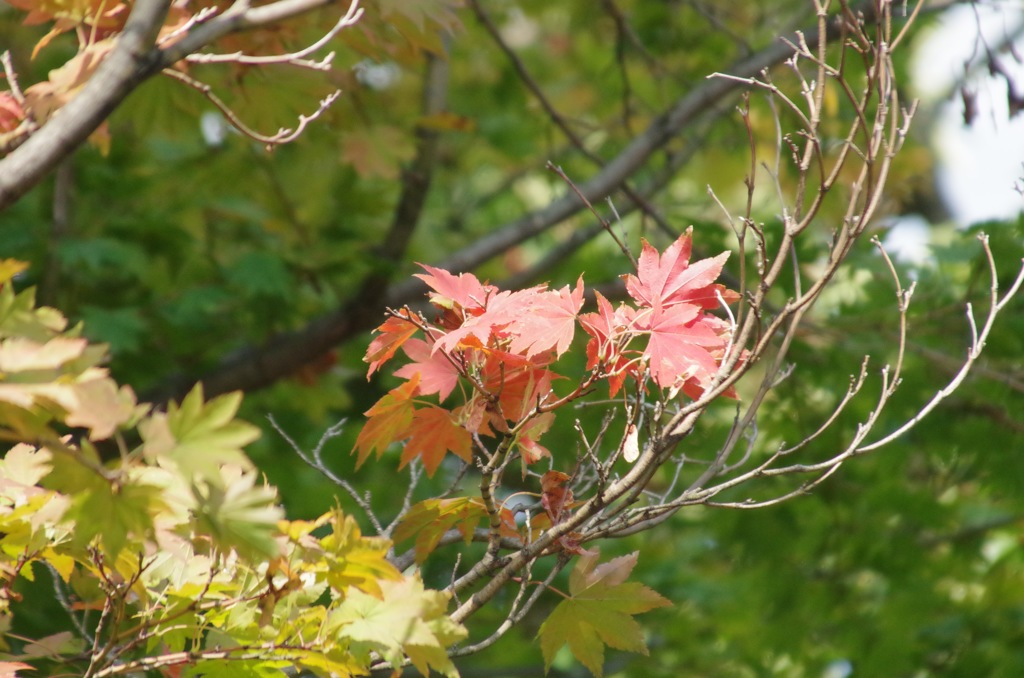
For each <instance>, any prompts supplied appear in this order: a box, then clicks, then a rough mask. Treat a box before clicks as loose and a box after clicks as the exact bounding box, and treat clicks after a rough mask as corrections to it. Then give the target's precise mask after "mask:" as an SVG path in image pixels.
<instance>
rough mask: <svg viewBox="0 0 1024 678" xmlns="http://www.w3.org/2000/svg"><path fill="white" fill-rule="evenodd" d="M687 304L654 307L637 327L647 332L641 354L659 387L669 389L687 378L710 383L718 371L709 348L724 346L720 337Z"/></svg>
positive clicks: (723, 341) (696, 308) (695, 310)
mask: <svg viewBox="0 0 1024 678" xmlns="http://www.w3.org/2000/svg"><path fill="white" fill-rule="evenodd" d="M710 319H711V318H705V317H702V316H701V310H700V308H698V307H697V306H692V305H690V304H677V305H675V306H669V307H668V308H659V307H656V308H654V309H653V310H652V311H651V313H650V315H649V316H648V318H647V322H645V323H643V324H641V325H640V328H641V329H643V330H645V331H647V332H649V333H650V340H649V341H648V344H647V348H646V349H645V350H644V355H645V356H646V357H647V358H648V361H649V363H648V364H649V367H650V371H651V378H652V379H654V382H655V383H656V384H658V386H660V387H662V388H671V387H672V386H675V385H676V384H677V383H681V382H683V381H685V380H687V379H690V378H696V379H697V381H698V383H701V384H703V383H706V382H708V381H710V380H711V379H712V378H713V377H714V376H715V373H716V372H717V371H718V361H717V360H716V359H715V356H713V355H712V354H711V352H710V350H709V349H720V348H722V347H724V346H725V339H724V338H723V337H722V336H720V335H719V334H718V333H717V332H715V330H714V329H713V328H712V326H711V325H709V323H708V322H706V320H710Z"/></svg>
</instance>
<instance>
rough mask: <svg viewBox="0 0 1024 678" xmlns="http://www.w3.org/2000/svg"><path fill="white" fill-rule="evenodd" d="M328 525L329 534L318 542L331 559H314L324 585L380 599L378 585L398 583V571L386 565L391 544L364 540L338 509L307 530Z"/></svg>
mask: <svg viewBox="0 0 1024 678" xmlns="http://www.w3.org/2000/svg"><path fill="white" fill-rule="evenodd" d="M325 524H330V526H331V528H332V531H331V533H330V534H328V535H327V536H325V537H323V538H322V539H321V540H320V543H319V546H320V547H321V548H322V549H323V550H324V552H326V553H327V554H328V555H329V556H330V557H328V558H323V557H320V558H316V559H315V561H314V562H315V564H316V570H318V571H323V570H326V571H325V572H324V575H323V576H325V577H326V579H327V582H328V583H329V584H330V585H331V588H333V589H334V590H335V591H346V590H348V591H351V590H352V587H354V588H356V589H358V590H360V591H364V592H366V593H367V594H369V595H371V596H376V597H377V598H383V596H384V594H383V592H382V590H381V584H382V583H383V582H385V581H388V580H392V581H397V580H400V579H401V578H402V574H401V572H399V571H398V570H396V569H395V567H394V566H393V565H392V564H391V563H389V562H388V560H387V555H388V551H389V550H390V548H391V543H390V542H389V541H388V540H387V539H384V538H382V537H364V536H363V535H362V532H361V531H360V529H359V524H358V523H357V522H356V519H355V518H353V517H352V516H350V515H346V514H344V513H343V512H342V511H341V509H338V508H335V509H332V510H331V511H330V512H329V513H326V514H324V515H323V516H321V517H320V518H319V519H318V520H317V521H316V522H314V523H310V524H308V525H307V526H304V529H305V527H308V529H309V531H312V530H313V529H316V528H318V527H320V526H322V525H325Z"/></svg>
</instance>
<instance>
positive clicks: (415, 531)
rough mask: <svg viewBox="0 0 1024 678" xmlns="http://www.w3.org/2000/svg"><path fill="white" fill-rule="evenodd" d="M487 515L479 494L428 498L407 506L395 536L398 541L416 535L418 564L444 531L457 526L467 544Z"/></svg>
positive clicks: (434, 545) (435, 544) (435, 545)
mask: <svg viewBox="0 0 1024 678" xmlns="http://www.w3.org/2000/svg"><path fill="white" fill-rule="evenodd" d="M486 517H487V508H486V507H485V506H484V502H483V500H481V499H480V498H479V497H456V498H454V499H427V500H425V501H421V502H420V503H418V504H416V505H415V506H413V507H412V508H411V509H409V512H408V513H406V514H405V516H404V517H403V518H402V522H400V523H399V524H398V527H396V528H395V533H394V539H395V542H396V543H398V542H402V541H405V540H406V539H409V538H411V537H416V563H417V564H421V563H423V561H424V560H426V559H427V556H428V555H430V552H431V551H433V550H434V549H435V548H437V543H438V542H439V541H440V540H441V537H442V536H444V533H445V532H447V531H448V530H450V529H452V528H457V529H458V530H459V532H461V533H462V536H463V538H464V539H465V540H466V542H467V543H468V542H469V540H470V539H472V538H473V530H474V529H475V528H476V526H477V525H479V524H480V521H481V520H483V519H484V518H486Z"/></svg>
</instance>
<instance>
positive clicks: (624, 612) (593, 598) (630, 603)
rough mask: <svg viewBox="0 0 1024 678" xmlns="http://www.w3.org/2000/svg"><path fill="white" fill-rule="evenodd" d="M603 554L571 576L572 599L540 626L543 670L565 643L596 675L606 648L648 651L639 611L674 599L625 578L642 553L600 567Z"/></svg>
mask: <svg viewBox="0 0 1024 678" xmlns="http://www.w3.org/2000/svg"><path fill="white" fill-rule="evenodd" d="M597 558H598V555H597V554H596V553H595V554H594V555H592V556H584V557H582V558H580V560H579V563H578V564H577V565H576V567H575V568H574V570H573V572H572V574H571V575H570V577H569V593H570V597H569V598H566V599H565V600H563V601H562V602H561V603H559V604H558V607H556V608H555V610H554V612H552V613H551V616H550V617H548V618H547V620H545V621H544V623H543V624H541V627H540V632H539V633H538V634H537V635H538V637H539V638H540V646H541V652H543V654H544V670H545V671H547V670H548V669H550V668H551V662H552V661H554V659H555V654H556V653H557V652H558V650H560V649H561V648H562V646H563V645H565V644H566V643H568V644H569V649H570V650H571V651H572V653H573V655H575V656H576V658H577V659H579V660H580V662H582V663H583V665H584V666H586V667H587V668H588V669H589V670H590V672H591V673H593V674H594V675H595V676H598V678H600V676H601V675H602V674H603V669H604V648H605V646H608V647H613V648H615V649H618V650H627V651H629V652H639V653H641V654H647V643H645V642H644V638H643V629H642V628H641V627H640V625H639V624H638V623H637V622H636V620H635V619H633V616H634V615H637V614H640V613H642V612H647V611H649V610H653V609H654V608H656V607H664V606H667V605H671V604H672V603H671V602H670V601H668V600H667V599H666V598H664V597H662V596H661V595H660V594H658V593H657V592H655V591H653V590H651V589H649V588H647V587H646V586H644V585H643V584H640V583H637V582H626V581H625V579H626V577H628V576H629V573H630V572H631V571H632V570H633V566H634V565H636V559H637V553H635V552H634V553H632V554H630V555H628V556H622V557H621V558H615V559H613V560H611V561H609V562H608V563H605V564H603V565H600V566H596V567H595V565H596V563H597Z"/></svg>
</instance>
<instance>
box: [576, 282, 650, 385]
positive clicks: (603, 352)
mask: <svg viewBox="0 0 1024 678" xmlns="http://www.w3.org/2000/svg"><path fill="white" fill-rule="evenodd" d="M595 294H596V296H597V313H584V314H582V315H581V316H580V319H579V320H580V326H581V327H582V328H583V331H585V332H586V333H587V334H589V335H590V336H591V339H590V341H589V342H587V369H588V370H592V369H594V368H596V367H597V366H598V365H601V364H604V365H605V368H604V369H605V372H606V373H607V374H608V393H609V395H610V396H611V397H615V394H616V393H618V392H619V389H620V388H622V384H623V383H624V382H625V381H626V376H627V374H628V373H629V372H630V371H633V372H635V366H632V368H631V361H630V360H629V359H628V358H627V357H626V356H624V355H622V346H623V345H624V344H628V343H629V339H630V331H629V330H628V329H627V328H629V327H631V326H632V325H633V322H634V320H635V318H636V312H635V310H634V309H632V308H630V307H627V306H621V305H620V306H619V307H618V308H617V309H613V308H612V305H611V302H609V301H608V300H607V299H605V298H604V296H603V295H602V294H601V293H600V292H596V293H595Z"/></svg>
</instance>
